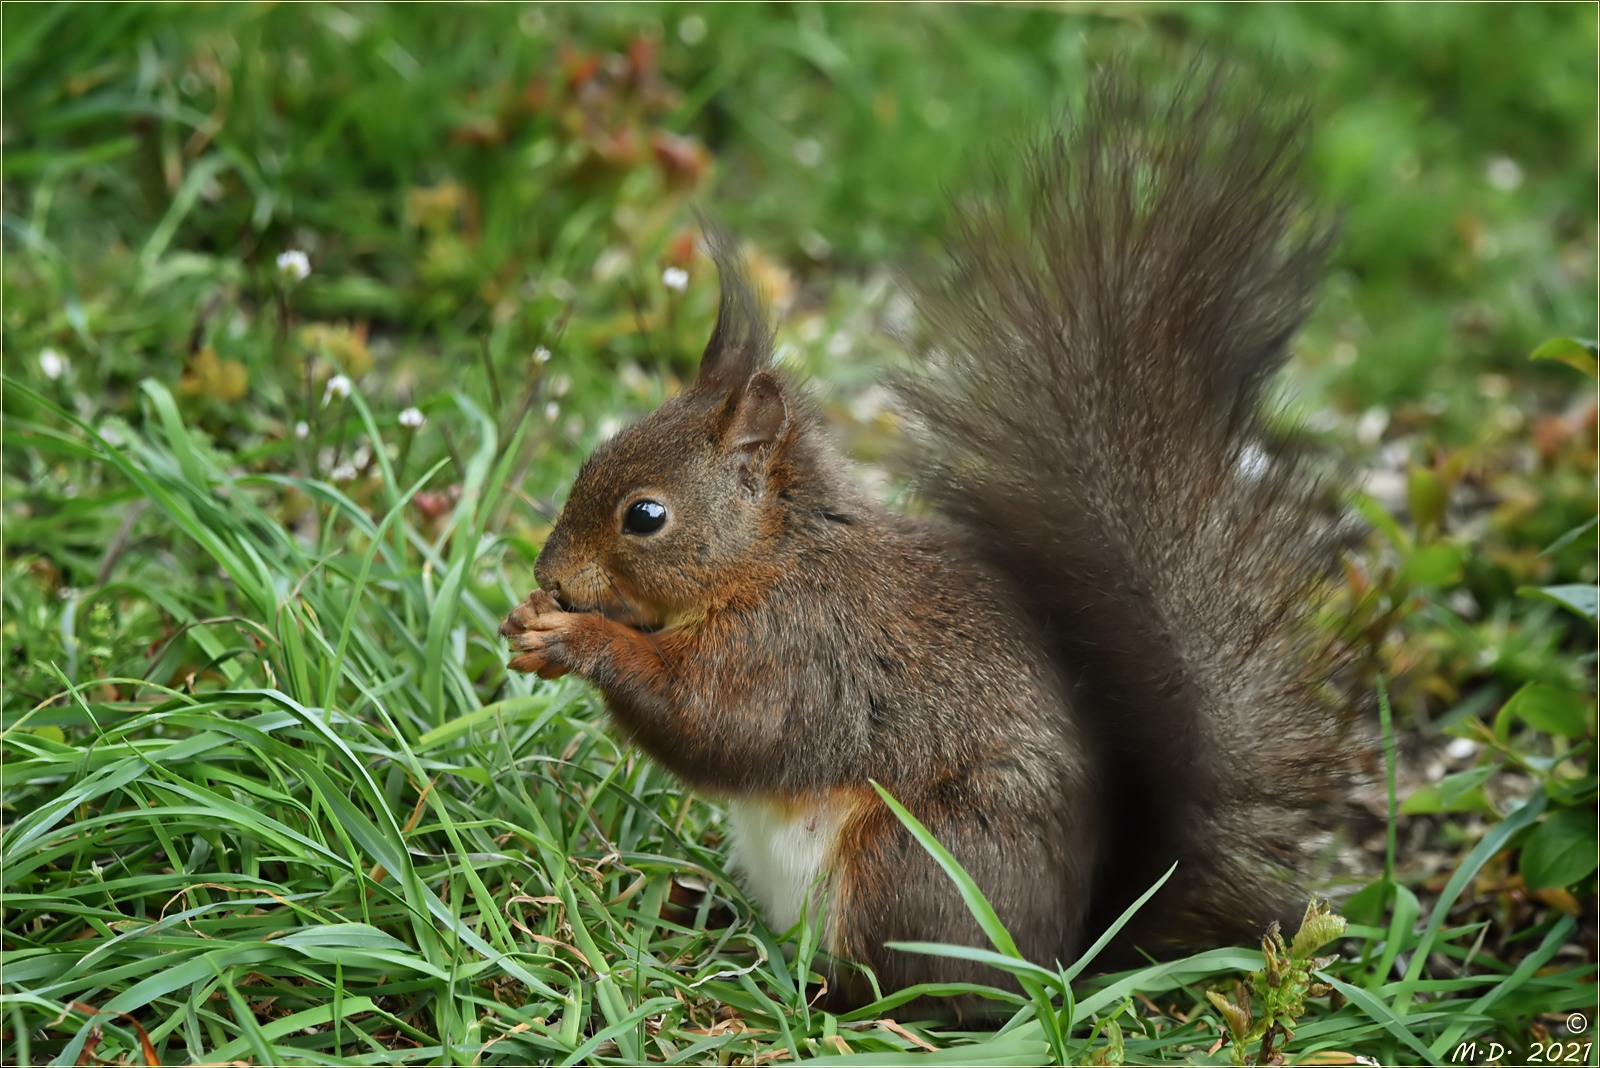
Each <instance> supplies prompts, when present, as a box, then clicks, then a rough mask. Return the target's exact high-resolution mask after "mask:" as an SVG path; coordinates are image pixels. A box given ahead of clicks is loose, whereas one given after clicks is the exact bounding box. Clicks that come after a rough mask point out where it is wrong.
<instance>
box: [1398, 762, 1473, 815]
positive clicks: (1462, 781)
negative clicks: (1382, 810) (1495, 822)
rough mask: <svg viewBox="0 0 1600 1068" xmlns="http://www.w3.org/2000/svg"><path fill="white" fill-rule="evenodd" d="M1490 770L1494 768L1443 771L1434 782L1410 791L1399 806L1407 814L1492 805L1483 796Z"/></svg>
mask: <svg viewBox="0 0 1600 1068" xmlns="http://www.w3.org/2000/svg"><path fill="white" fill-rule="evenodd" d="M1493 774H1494V768H1492V767H1483V768H1472V769H1471V770H1469V771H1463V772H1458V773H1457V774H1455V775H1446V776H1445V777H1444V778H1442V779H1440V780H1439V781H1438V782H1436V783H1433V784H1431V785H1428V786H1424V787H1423V788H1422V789H1420V790H1418V791H1416V792H1415V793H1413V794H1412V795H1411V796H1410V797H1408V798H1406V800H1405V803H1404V804H1402V805H1401V806H1400V811H1401V812H1403V813H1405V814H1406V815H1408V816H1414V815H1420V814H1423V813H1431V812H1484V813H1490V814H1492V813H1493V812H1494V809H1493V808H1492V807H1491V806H1490V804H1489V800H1488V798H1487V797H1485V796H1484V793H1483V784H1484V783H1486V782H1488V781H1489V777H1490V776H1491V775H1493Z"/></svg>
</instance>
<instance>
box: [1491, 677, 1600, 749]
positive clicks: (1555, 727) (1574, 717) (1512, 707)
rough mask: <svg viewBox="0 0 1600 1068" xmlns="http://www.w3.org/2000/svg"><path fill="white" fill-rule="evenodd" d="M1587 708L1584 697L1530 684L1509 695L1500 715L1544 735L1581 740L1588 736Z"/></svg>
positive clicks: (1542, 684)
mask: <svg viewBox="0 0 1600 1068" xmlns="http://www.w3.org/2000/svg"><path fill="white" fill-rule="evenodd" d="M1588 706H1589V702H1588V700H1587V699H1586V697H1585V695H1583V694H1581V693H1578V692H1577V691H1575V690H1568V689H1565V688H1564V687H1560V686H1550V685H1548V684H1546V683H1542V682H1530V683H1528V684H1527V685H1526V686H1524V687H1523V688H1522V689H1520V690H1518V691H1517V692H1516V693H1514V694H1512V695H1511V700H1509V701H1507V702H1506V704H1505V707H1504V708H1503V709H1501V711H1500V716H1501V717H1512V716H1514V717H1516V718H1517V719H1520V720H1522V722H1524V723H1526V724H1527V725H1528V726H1530V727H1532V728H1534V729H1535V730H1541V731H1544V732H1545V733H1546V734H1556V735H1560V736H1561V737H1564V738H1582V737H1583V736H1584V735H1585V734H1587V733H1588V725H1589V714H1588V713H1589V707H1588Z"/></svg>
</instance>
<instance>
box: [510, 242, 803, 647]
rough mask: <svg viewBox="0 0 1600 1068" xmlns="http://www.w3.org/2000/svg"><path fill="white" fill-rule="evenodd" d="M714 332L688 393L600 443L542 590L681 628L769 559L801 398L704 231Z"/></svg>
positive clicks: (790, 469)
mask: <svg viewBox="0 0 1600 1068" xmlns="http://www.w3.org/2000/svg"><path fill="white" fill-rule="evenodd" d="M708 244H709V245H710V249H711V253H712V255H713V257H714V258H715V260H716V262H717V269H718V272H719V276H720V280H721V292H722V297H721V307H720V310H719V312H718V316H717V324H716V328H715V329H714V330H713V331H712V334H711V341H710V342H709V343H708V344H707V346H706V350H705V355H704V356H702V357H701V360H700V370H699V374H698V375H697V376H696V378H695V380H694V383H693V384H692V385H691V386H690V387H689V388H688V389H687V390H685V391H684V392H683V393H681V394H679V395H678V396H676V397H673V398H672V399H671V400H668V401H667V402H666V403H664V404H663V405H662V406H661V407H660V408H657V409H656V410H655V411H654V412H652V413H651V414H650V415H648V416H646V417H645V418H644V419H642V420H641V421H639V422H638V423H635V424H634V425H633V426H630V427H628V428H627V429H626V430H623V431H622V432H621V433H619V434H618V435H616V436H615V437H613V438H611V439H610V440H609V441H607V442H605V443H604V444H602V445H601V446H600V447H599V448H597V449H596V450H595V451H594V454H593V455H591V456H590V457H589V458H588V460H586V461H585V462H584V464H583V467H582V468H581V469H580V470H579V472H578V477H577V481H576V482H575V483H574V484H573V487H572V493H571V495H570V496H569V497H568V498H567V503H566V507H565V508H564V509H563V510H562V512H561V516H560V518H558V519H557V520H556V525H555V529H554V530H553V531H551V533H550V537H549V539H548V540H547V541H546V542H545V544H544V548H543V549H542V550H541V551H540V553H539V560H538V564H537V565H536V567H535V574H536V576H537V578H538V581H539V586H540V588H542V589H545V590H547V591H549V592H550V593H552V594H554V595H555V596H556V598H557V600H558V601H560V603H561V604H562V605H563V606H565V607H567V608H569V609H571V610H577V611H592V610H599V611H603V612H605V614H606V615H607V616H610V617H612V618H614V619H619V620H621V621H623V622H626V623H630V624H632V625H635V626H640V627H645V628H649V629H656V628H661V627H670V626H675V625H677V624H679V623H682V622H686V621H688V620H690V619H692V618H694V617H695V616H697V615H699V614H701V613H703V612H704V611H705V610H706V609H707V608H709V607H711V606H713V605H717V604H724V603H727V602H728V601H729V600H730V599H732V598H734V597H736V596H737V595H738V594H739V592H740V591H743V590H748V589H749V588H750V586H751V583H752V582H756V583H760V582H761V581H762V579H763V577H764V576H763V575H761V574H760V573H759V571H760V569H761V567H762V562H763V561H769V562H770V564H769V566H771V565H772V564H775V563H776V556H775V551H774V548H773V547H774V546H775V544H776V543H777V542H778V541H779V540H780V539H781V538H782V536H783V533H784V530H785V526H786V522H787V513H788V504H789V499H790V496H791V493H790V491H791V488H792V486H793V484H794V483H795V482H796V480H797V477H798V475H799V473H800V472H799V470H798V469H797V465H802V466H803V463H802V458H801V457H800V456H798V455H797V454H798V453H800V452H801V451H803V450H802V448H801V446H800V445H799V442H800V440H801V437H802V430H803V427H802V425H801V424H802V421H803V415H802V411H801V407H800V398H799V397H798V395H797V393H796V391H795V390H794V389H793V387H791V386H790V385H789V384H788V383H787V382H786V381H785V380H784V379H783V377H782V376H781V375H779V374H778V372H777V371H775V370H773V369H772V368H771V367H770V366H769V365H770V363H771V359H772V340H773V335H772V329H771V326H770V324H769V322H768V319H767V316H766V312H765V309H764V307H763V306H762V303H761V301H760V299H759V298H758V297H757V295H756V293H755V291H754V289H753V288H752V286H751V284H750V281H749V278H748V276H747V275H746V274H745V272H744V270H743V264H742V262H741V261H740V259H739V258H738V253H737V250H736V248H735V247H734V246H733V244H732V242H731V241H730V240H729V239H728V238H727V237H726V236H725V235H723V234H721V233H720V232H717V231H714V230H710V231H709V232H708Z"/></svg>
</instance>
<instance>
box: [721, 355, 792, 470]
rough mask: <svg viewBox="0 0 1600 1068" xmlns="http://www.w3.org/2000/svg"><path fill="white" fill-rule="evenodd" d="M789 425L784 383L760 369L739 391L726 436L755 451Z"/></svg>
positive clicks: (732, 442)
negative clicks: (740, 392)
mask: <svg viewBox="0 0 1600 1068" xmlns="http://www.w3.org/2000/svg"><path fill="white" fill-rule="evenodd" d="M788 425H789V402H788V401H787V400H786V399H784V396H783V383H782V382H780V381H779V380H778V376H777V375H776V374H774V373H773V372H771V371H762V372H760V373H759V374H757V375H756V376H755V377H753V378H751V379H750V382H749V384H748V385H746V386H745V388H744V392H743V393H742V394H740V395H739V404H738V407H736V408H735V409H734V412H733V422H732V423H731V424H730V425H729V427H728V435H727V438H726V439H725V440H726V441H727V443H728V444H729V445H730V446H731V447H733V448H735V449H743V450H744V451H745V452H746V453H754V452H755V451H756V450H757V449H760V448H762V447H763V446H766V445H771V444H772V443H773V442H774V441H777V440H778V436H779V435H780V434H782V433H783V428H784V427H786V426H788Z"/></svg>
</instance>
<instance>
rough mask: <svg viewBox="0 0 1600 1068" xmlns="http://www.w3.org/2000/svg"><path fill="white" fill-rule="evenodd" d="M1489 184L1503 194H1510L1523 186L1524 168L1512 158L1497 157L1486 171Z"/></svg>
mask: <svg viewBox="0 0 1600 1068" xmlns="http://www.w3.org/2000/svg"><path fill="white" fill-rule="evenodd" d="M1485 177H1486V178H1488V180H1489V184H1490V185H1492V186H1494V187H1495V188H1496V189H1498V190H1500V191H1501V192H1503V193H1510V192H1513V191H1515V190H1516V189H1517V187H1518V186H1520V185H1522V168H1521V167H1520V166H1518V164H1517V161H1516V160H1514V159H1512V158H1511V157H1510V156H1496V157H1495V158H1494V159H1492V160H1490V161H1489V166H1488V167H1487V168H1486V170H1485Z"/></svg>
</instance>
